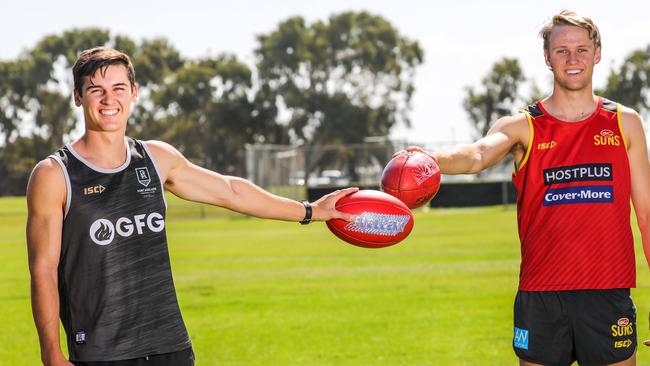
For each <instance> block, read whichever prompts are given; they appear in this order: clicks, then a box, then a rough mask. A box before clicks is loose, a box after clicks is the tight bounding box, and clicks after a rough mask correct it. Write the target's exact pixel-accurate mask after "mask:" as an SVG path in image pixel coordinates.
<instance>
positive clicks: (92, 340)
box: [27, 47, 356, 366]
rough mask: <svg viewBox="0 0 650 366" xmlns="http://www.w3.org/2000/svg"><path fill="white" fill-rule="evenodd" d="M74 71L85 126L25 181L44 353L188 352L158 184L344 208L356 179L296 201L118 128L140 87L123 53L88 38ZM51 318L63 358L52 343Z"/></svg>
mask: <svg viewBox="0 0 650 366" xmlns="http://www.w3.org/2000/svg"><path fill="white" fill-rule="evenodd" d="M73 76H74V100H75V104H76V105H77V106H81V107H82V108H83V112H84V122H85V133H84V135H83V136H82V137H81V138H80V139H78V140H76V141H74V142H72V143H70V144H67V145H66V146H64V147H62V148H61V149H60V150H58V151H57V152H55V153H54V154H52V155H51V156H50V157H48V158H46V159H44V160H43V161H41V162H39V163H38V165H37V166H36V167H35V168H34V171H33V173H32V176H31V178H30V182H29V185H28V190H27V202H28V222H27V242H28V251H29V268H30V272H31V286H32V308H33V314H34V321H35V323H36V328H37V331H38V334H39V340H40V346H41V358H42V361H43V364H45V365H48V366H61V365H67V366H70V365H77V366H81V365H88V366H100V365H111V366H118V365H119V366H135V365H141V364H142V365H147V366H155V365H168V366H189V365H193V364H194V354H193V352H192V348H191V342H190V339H189V336H188V334H187V331H186V329H185V325H184V323H183V319H182V317H181V313H180V310H179V307H178V302H177V299H176V292H175V289H174V284H173V280H172V275H171V268H170V264H169V254H168V251H167V239H166V235H165V211H166V202H165V199H164V190H168V191H170V192H172V193H174V194H175V195H177V196H179V197H181V198H184V199H187V200H190V201H195V202H202V203H207V204H212V205H216V206H221V207H225V208H228V209H230V210H233V211H236V212H240V213H243V214H246V215H250V216H255V217H261V218H270V219H277V220H286V221H300V222H301V223H309V221H311V220H329V219H332V218H339V219H344V220H348V221H350V220H351V219H352V217H351V216H350V215H348V214H345V213H342V212H339V211H337V210H336V209H335V204H336V201H337V200H338V199H339V198H341V197H343V196H344V195H346V194H349V193H351V192H354V191H355V190H356V189H355V188H349V189H344V190H340V191H337V192H334V193H331V194H329V195H326V196H324V197H322V198H321V199H319V200H317V201H315V202H314V203H312V204H309V203H307V202H302V203H301V202H296V201H293V200H290V199H287V198H283V197H279V196H275V195H273V194H270V193H268V192H266V191H264V190H262V189H261V188H259V187H257V186H255V185H254V184H252V183H251V182H249V181H247V180H245V179H242V178H237V177H232V176H224V175H221V174H218V173H216V172H212V171H209V170H206V169H203V168H201V167H198V166H196V165H194V164H192V163H191V162H189V161H188V160H187V159H185V157H183V155H182V154H181V153H180V152H179V151H178V150H176V149H175V148H174V147H172V146H170V145H168V144H166V143H164V142H161V141H146V142H145V141H138V140H135V139H131V138H128V137H126V136H125V131H126V124H127V119H128V117H129V113H130V111H131V105H132V103H134V102H135V101H136V98H137V95H138V87H137V85H136V83H135V72H134V69H133V65H132V64H131V61H130V59H129V57H128V56H127V55H125V54H124V53H121V52H119V51H116V50H113V49H109V48H103V47H100V48H94V49H90V50H86V51H84V52H82V53H81V55H80V56H79V59H78V60H77V62H76V63H75V65H74V67H73ZM59 319H60V320H61V322H62V323H63V325H64V328H65V330H66V334H67V343H68V349H69V355H70V361H68V360H66V359H65V357H64V355H63V353H62V351H61V345H60V340H59Z"/></svg>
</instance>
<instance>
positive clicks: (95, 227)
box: [89, 212, 165, 245]
mask: <svg viewBox="0 0 650 366" xmlns="http://www.w3.org/2000/svg"><path fill="white" fill-rule="evenodd" d="M145 227H146V228H148V229H149V230H151V231H153V232H154V233H158V232H161V231H162V230H163V229H164V228H165V220H164V219H163V216H162V215H161V214H159V213H158V212H151V213H149V214H148V215H147V214H140V215H135V216H133V218H130V217H120V218H119V219H117V221H115V224H113V222H111V221H109V220H107V219H97V220H95V222H93V224H92V225H90V230H89V234H90V239H92V241H93V242H94V243H95V244H97V245H108V244H110V243H112V242H113V239H115V234H116V233H117V235H119V236H121V237H124V238H126V237H129V236H131V235H133V234H134V233H136V232H137V234H138V235H142V234H143V233H144V230H143V229H144V228H145Z"/></svg>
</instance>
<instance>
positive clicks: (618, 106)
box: [616, 103, 628, 150]
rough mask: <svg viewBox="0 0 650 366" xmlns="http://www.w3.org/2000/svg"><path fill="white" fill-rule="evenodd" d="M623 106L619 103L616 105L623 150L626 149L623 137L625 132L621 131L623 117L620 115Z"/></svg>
mask: <svg viewBox="0 0 650 366" xmlns="http://www.w3.org/2000/svg"><path fill="white" fill-rule="evenodd" d="M622 110H623V106H622V105H621V104H620V103H617V105H616V119H617V120H618V129H619V131H621V137H622V138H623V143H624V144H625V150H627V149H628V146H627V138H626V137H625V132H623V117H622V116H621V113H622Z"/></svg>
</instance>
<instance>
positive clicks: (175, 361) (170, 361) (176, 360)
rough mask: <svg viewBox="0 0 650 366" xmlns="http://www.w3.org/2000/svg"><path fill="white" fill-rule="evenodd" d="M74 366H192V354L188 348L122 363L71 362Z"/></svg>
mask: <svg viewBox="0 0 650 366" xmlns="http://www.w3.org/2000/svg"><path fill="white" fill-rule="evenodd" d="M71 362H72V363H73V364H74V365H75V366H194V352H193V351H192V348H188V349H185V350H182V351H178V352H171V353H163V354H160V355H153V356H147V357H140V358H134V359H131V360H122V361H92V362H83V361H71Z"/></svg>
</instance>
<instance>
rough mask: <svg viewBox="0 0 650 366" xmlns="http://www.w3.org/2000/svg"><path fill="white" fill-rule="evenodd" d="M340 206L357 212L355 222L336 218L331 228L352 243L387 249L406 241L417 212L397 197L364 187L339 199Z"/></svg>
mask: <svg viewBox="0 0 650 366" xmlns="http://www.w3.org/2000/svg"><path fill="white" fill-rule="evenodd" d="M336 209H337V210H339V211H342V212H347V213H350V214H353V215H355V216H356V217H357V218H356V220H354V221H352V222H347V221H345V220H339V219H332V220H329V221H327V227H328V228H329V229H330V231H331V232H332V233H334V235H336V236H338V237H339V238H341V239H343V240H345V241H347V242H348V243H350V244H353V245H357V246H360V247H365V248H383V247H387V246H389V245H393V244H397V243H399V242H400V241H402V240H404V238H406V237H407V236H408V235H409V233H410V232H411V229H413V214H412V213H411V210H409V208H408V207H406V205H405V204H404V203H403V202H402V201H400V200H398V199H397V198H395V197H393V196H391V195H389V194H386V193H384V192H380V191H375V190H370V189H368V190H361V191H357V192H355V193H352V194H349V195H347V196H345V197H343V198H341V199H340V200H338V202H336Z"/></svg>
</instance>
